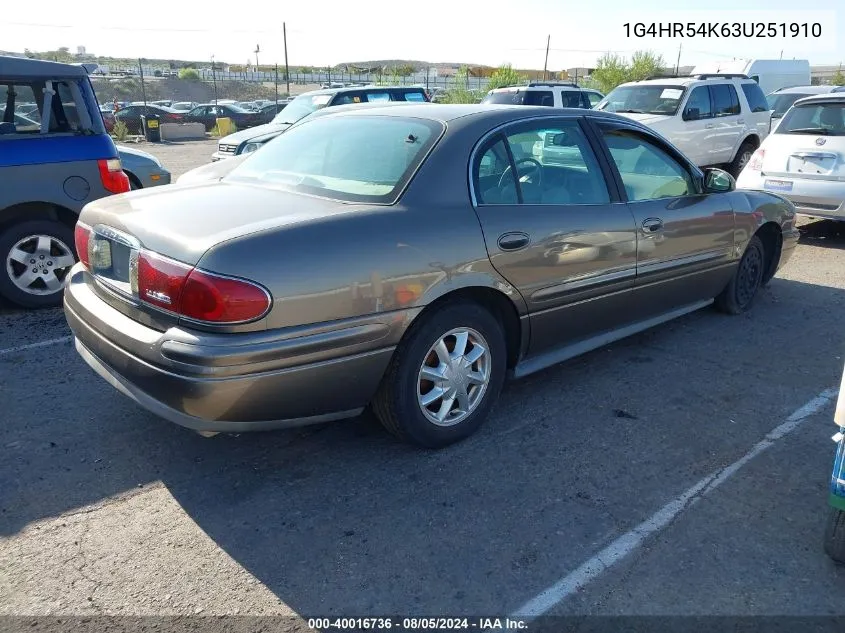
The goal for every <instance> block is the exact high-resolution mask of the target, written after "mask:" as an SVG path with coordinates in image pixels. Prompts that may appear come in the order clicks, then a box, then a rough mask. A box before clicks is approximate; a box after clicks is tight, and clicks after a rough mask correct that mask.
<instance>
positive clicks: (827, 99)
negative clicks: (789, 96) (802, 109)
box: [793, 92, 845, 106]
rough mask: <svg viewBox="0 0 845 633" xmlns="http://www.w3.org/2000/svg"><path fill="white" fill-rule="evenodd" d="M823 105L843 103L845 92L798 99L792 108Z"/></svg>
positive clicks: (844, 101)
mask: <svg viewBox="0 0 845 633" xmlns="http://www.w3.org/2000/svg"><path fill="white" fill-rule="evenodd" d="M817 103H818V104H824V103H845V92H829V93H826V94H821V95H812V96H810V97H804V98H803V99H798V101H796V102H795V103H794V104H793V106H802V105H813V104H817Z"/></svg>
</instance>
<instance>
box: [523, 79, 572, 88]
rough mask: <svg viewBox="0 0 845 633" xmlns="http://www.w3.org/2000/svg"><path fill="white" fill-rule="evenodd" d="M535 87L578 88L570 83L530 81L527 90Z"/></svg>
mask: <svg viewBox="0 0 845 633" xmlns="http://www.w3.org/2000/svg"><path fill="white" fill-rule="evenodd" d="M537 86H567V87H569V88H580V87H581V86H579V85H578V84H576V83H573V82H571V81H532V82H530V83H529V84H528V87H529V88H535V87H537Z"/></svg>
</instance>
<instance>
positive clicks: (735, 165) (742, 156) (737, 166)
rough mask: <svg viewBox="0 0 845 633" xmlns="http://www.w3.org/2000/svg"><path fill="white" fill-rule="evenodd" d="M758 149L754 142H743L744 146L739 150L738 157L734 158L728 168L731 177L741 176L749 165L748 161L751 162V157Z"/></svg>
mask: <svg viewBox="0 0 845 633" xmlns="http://www.w3.org/2000/svg"><path fill="white" fill-rule="evenodd" d="M757 147H758V145H757V143H755V142H754V141H752V140H746V141H743V143H742V145H740V146H739V149H738V150H737V152H736V156H734V159H733V161H731V164H730V166H729V167H728V171H729V172H730V173H731V176H733V177H734V178H739V174H740V173H741V172H742V170H743V169H744V168H745V166H746V165H747V164H748V161H749V160H751V156H752V155H753V154H754V151H755V150H756V149H757Z"/></svg>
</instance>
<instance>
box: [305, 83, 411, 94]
mask: <svg viewBox="0 0 845 633" xmlns="http://www.w3.org/2000/svg"><path fill="white" fill-rule="evenodd" d="M364 88H366V89H367V90H425V88H421V87H419V86H369V85H367V86H344V87H343V88H322V89H320V90H309V91H308V92H303V93H302V94H301V95H297V96H299V97H310V96H312V95H335V94H338V93H341V92H358V91H360V90H362V89H364Z"/></svg>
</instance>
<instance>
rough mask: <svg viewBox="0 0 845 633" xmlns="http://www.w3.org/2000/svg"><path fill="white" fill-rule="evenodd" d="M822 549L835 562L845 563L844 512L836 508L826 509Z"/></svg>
mask: <svg viewBox="0 0 845 633" xmlns="http://www.w3.org/2000/svg"><path fill="white" fill-rule="evenodd" d="M824 551H825V553H826V554H827V555H828V556H830V557H831V558H832V559H833V560H835V561H836V562H837V563H845V512H843V511H842V510H839V509H837V508H830V509H829V511H828V515H827V524H826V525H825V530H824Z"/></svg>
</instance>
